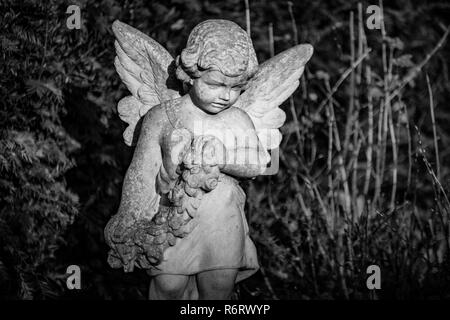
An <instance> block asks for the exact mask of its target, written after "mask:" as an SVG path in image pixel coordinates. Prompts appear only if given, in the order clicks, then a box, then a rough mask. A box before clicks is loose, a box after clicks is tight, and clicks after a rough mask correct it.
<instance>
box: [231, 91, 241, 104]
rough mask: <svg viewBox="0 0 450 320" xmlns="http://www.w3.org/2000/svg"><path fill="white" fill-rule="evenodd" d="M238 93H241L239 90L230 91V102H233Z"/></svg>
mask: <svg viewBox="0 0 450 320" xmlns="http://www.w3.org/2000/svg"><path fill="white" fill-rule="evenodd" d="M240 95H241V91H236V90H231V92H230V102H231V104H233V103H235V102H236V100H237V99H238V98H239V96H240Z"/></svg>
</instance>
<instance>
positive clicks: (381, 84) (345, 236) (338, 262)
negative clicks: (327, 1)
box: [241, 2, 450, 299]
mask: <svg viewBox="0 0 450 320" xmlns="http://www.w3.org/2000/svg"><path fill="white" fill-rule="evenodd" d="M379 5H380V8H381V9H383V3H382V2H380V3H379ZM246 8H247V9H248V3H247V6H246ZM287 10H289V14H290V17H291V19H292V34H293V38H294V41H293V44H296V43H298V40H299V39H298V31H297V28H296V21H295V17H294V15H293V12H292V4H291V3H289V4H288V7H287ZM247 12H248V11H247ZM248 16H249V14H247V17H248ZM381 16H382V19H381V30H379V31H378V32H379V34H378V37H377V41H373V39H371V40H372V41H368V39H367V37H366V30H365V20H364V16H363V6H362V5H361V4H359V5H358V6H357V8H355V10H354V11H351V12H350V14H349V17H348V22H346V25H347V26H348V48H349V56H350V60H349V61H348V68H347V69H346V70H343V71H342V73H341V74H340V76H339V77H337V79H335V78H336V77H332V76H330V74H329V73H328V72H327V71H326V70H313V68H312V67H310V66H311V65H314V62H313V60H314V56H313V60H312V62H311V64H310V66H309V67H308V68H307V69H306V71H305V74H304V76H303V78H302V85H301V89H302V92H301V94H298V96H295V99H294V98H291V99H290V101H288V102H287V103H286V108H285V110H287V111H286V113H287V114H288V115H289V116H288V118H289V119H288V123H287V124H286V125H285V126H284V128H283V136H284V138H283V142H282V145H281V151H280V164H281V165H280V172H279V173H278V174H277V175H276V176H273V177H268V178H261V180H259V181H260V182H261V184H258V183H256V184H255V183H253V184H249V185H248V198H249V210H250V211H251V212H253V211H255V213H254V214H251V218H250V225H251V227H252V232H253V233H252V236H253V238H254V239H255V241H256V243H257V246H258V251H259V255H260V260H261V261H260V262H261V265H262V275H261V276H262V278H263V279H264V284H265V285H264V287H260V288H259V291H258V289H255V286H254V285H252V283H251V281H250V282H247V283H244V284H243V285H242V286H241V291H242V292H246V293H250V294H252V295H257V294H258V292H259V294H261V295H262V296H263V297H265V298H272V299H277V298H281V299H283V298H284V299H286V298H302V299H311V298H322V299H326V298H345V299H378V298H394V297H395V298H412V297H415V298H430V297H445V298H450V271H448V270H450V269H449V268H448V267H449V261H450V260H449V255H448V254H449V249H450V223H449V217H450V216H449V214H450V212H449V211H450V202H449V200H448V196H447V193H448V192H449V190H445V188H444V187H443V184H442V183H441V181H442V180H441V179H443V175H442V172H441V168H440V161H439V137H438V135H437V130H436V121H435V114H434V103H433V89H432V88H433V86H432V84H431V83H430V81H429V79H428V77H427V83H428V87H427V88H421V89H422V90H424V91H425V92H428V95H429V106H424V107H427V108H430V116H431V118H432V119H431V121H432V127H433V140H432V143H431V144H430V145H424V143H423V139H422V135H421V129H420V128H419V127H418V126H417V124H416V123H414V122H413V119H412V117H411V116H410V113H411V112H410V107H409V106H408V105H407V104H406V103H405V102H404V99H403V94H404V93H405V92H406V91H407V90H410V89H408V88H407V85H408V84H409V83H411V82H412V81H413V80H414V79H416V78H418V77H424V76H425V75H424V74H423V73H422V69H423V67H424V66H425V65H426V64H427V63H428V62H429V61H430V60H431V59H433V56H434V55H435V53H436V52H437V51H438V50H439V49H440V48H441V47H442V46H443V45H444V43H445V41H446V40H447V36H448V33H449V30H450V29H449V28H446V29H444V31H443V35H442V38H441V39H440V41H439V42H438V43H437V44H436V45H435V47H434V48H433V50H431V51H430V52H429V53H428V54H427V55H426V56H425V58H424V59H423V60H422V61H421V62H419V63H417V64H414V63H412V60H411V57H410V56H408V55H405V54H404V53H403V52H402V50H403V47H404V46H403V43H402V41H401V39H398V38H395V37H391V36H390V35H389V30H386V27H385V21H384V14H383V13H382V15H381ZM247 22H248V23H249V20H247ZM247 29H248V30H250V27H249V26H248V27H247ZM268 30H269V32H268V35H269V46H270V52H272V53H273V52H274V51H276V47H275V49H273V48H274V43H273V26H272V25H269V26H268ZM371 32H373V31H371ZM315 55H320V52H317V51H316V53H315ZM311 88H313V89H314V91H315V92H317V91H321V92H322V93H323V95H322V97H318V96H317V95H316V94H314V93H312V92H310V89H311ZM336 95H339V99H337V98H336ZM433 149H434V152H433ZM430 159H432V160H430ZM430 161H431V162H432V163H434V164H432V163H430ZM424 186H431V188H432V190H433V195H434V196H433V199H431V202H430V201H424V199H423V198H422V194H421V192H422V190H423V188H424ZM373 264H375V265H378V266H379V267H380V269H381V286H382V289H381V290H369V289H367V287H366V279H367V277H368V276H369V275H368V274H367V273H366V269H367V267H368V266H369V265H373Z"/></svg>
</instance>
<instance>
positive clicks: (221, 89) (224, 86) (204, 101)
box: [189, 70, 245, 114]
mask: <svg viewBox="0 0 450 320" xmlns="http://www.w3.org/2000/svg"><path fill="white" fill-rule="evenodd" d="M244 80H245V79H244V77H243V76H238V77H228V76H226V75H224V74H223V73H222V72H220V71H216V70H210V71H206V72H204V73H203V74H202V76H201V77H200V78H197V79H194V82H193V84H192V87H191V89H190V91H189V94H190V96H191V99H192V102H193V103H194V104H195V105H196V106H197V107H199V108H200V109H202V110H203V111H205V112H207V113H211V114H216V113H219V112H221V111H223V110H226V109H228V108H229V107H231V106H232V105H233V104H234V103H235V102H236V100H237V99H238V97H239V95H240V94H241V91H242V87H243V85H244V84H245V81H244Z"/></svg>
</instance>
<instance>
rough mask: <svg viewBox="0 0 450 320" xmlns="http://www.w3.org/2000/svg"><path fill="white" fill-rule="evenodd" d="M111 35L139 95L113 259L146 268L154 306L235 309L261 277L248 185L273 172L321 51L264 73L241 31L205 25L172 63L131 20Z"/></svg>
mask: <svg viewBox="0 0 450 320" xmlns="http://www.w3.org/2000/svg"><path fill="white" fill-rule="evenodd" d="M113 31H114V34H115V36H116V39H117V41H116V52H117V57H116V61H115V66H116V70H117V72H118V73H119V75H120V77H121V79H122V81H123V82H124V83H125V84H126V86H127V87H128V89H129V90H130V92H131V93H132V95H131V96H128V97H125V98H123V99H122V100H121V101H120V102H119V105H118V111H119V115H120V116H121V118H122V119H123V120H124V121H126V122H127V123H128V124H129V127H128V128H127V129H126V131H125V133H124V139H125V142H126V143H127V144H128V145H133V144H136V149H135V151H134V156H133V160H132V162H131V164H130V167H129V168H128V171H127V174H126V176H125V180H124V184H123V192H122V198H121V204H120V207H119V211H118V213H117V214H116V215H114V216H113V217H112V218H111V220H110V221H109V223H108V225H107V226H106V228H105V237H106V240H107V243H108V245H109V246H110V247H111V250H110V252H109V257H108V261H109V263H110V265H111V266H112V267H115V268H121V267H122V268H124V270H125V271H126V272H129V271H132V270H133V268H134V267H135V266H137V267H140V268H145V269H147V271H148V273H149V275H150V276H151V277H152V278H151V282H150V289H149V297H150V299H228V298H229V297H230V295H231V293H232V291H233V288H234V285H235V283H237V282H239V281H241V280H243V279H245V278H247V277H249V276H250V275H252V274H253V273H255V272H256V271H257V270H258V268H259V266H258V259H257V255H256V249H255V246H254V244H253V242H252V240H251V239H250V237H249V229H248V225H247V221H246V219H245V214H244V204H245V194H244V192H243V190H242V189H241V187H240V186H239V179H243V178H253V177H256V176H258V175H261V174H264V173H265V172H266V169H267V165H268V163H269V162H270V154H269V152H270V150H272V149H275V148H277V147H278V146H279V144H280V141H281V134H280V132H279V130H278V128H280V127H281V126H282V125H283V123H284V121H285V114H284V112H283V111H282V110H281V109H280V108H278V106H279V105H280V104H281V103H282V102H283V101H284V100H286V99H287V98H288V97H289V96H290V95H291V94H292V93H293V91H294V90H295V89H296V88H297V87H298V84H299V78H300V76H301V75H302V73H303V70H304V66H305V64H306V62H307V61H308V60H309V59H310V57H311V55H312V47H311V46H310V45H299V46H296V47H294V48H291V49H289V50H286V51H284V52H282V53H280V54H279V55H277V56H275V57H273V58H272V59H270V60H268V61H267V62H266V63H264V64H262V65H259V66H258V62H257V58H256V54H255V51H254V48H253V45H252V41H251V39H250V37H249V36H248V35H247V33H246V32H245V31H244V30H243V29H242V28H241V27H239V26H238V25H237V24H235V23H233V22H231V21H227V20H207V21H204V22H202V23H200V24H199V25H197V26H196V27H195V28H194V29H193V31H192V32H191V34H190V36H189V39H188V42H187V46H186V48H185V49H184V50H183V51H182V52H181V54H180V55H179V56H178V57H177V59H176V60H174V59H173V58H172V57H171V56H170V54H169V53H168V52H167V51H166V50H165V49H164V48H163V47H162V46H161V45H159V44H158V43H157V42H155V41H154V40H153V39H151V38H149V37H148V36H146V35H144V34H142V33H141V32H139V31H138V30H136V29H134V28H132V27H130V26H128V25H126V24H124V23H122V22H119V21H116V22H114V24H113ZM177 79H178V80H180V81H181V83H180V82H178V81H177ZM243 137H244V139H243Z"/></svg>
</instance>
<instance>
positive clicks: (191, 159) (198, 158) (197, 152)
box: [183, 135, 226, 168]
mask: <svg viewBox="0 0 450 320" xmlns="http://www.w3.org/2000/svg"><path fill="white" fill-rule="evenodd" d="M225 152H226V149H225V146H224V144H223V143H222V141H220V140H219V139H218V138H216V137H215V136H212V135H205V136H198V137H196V138H194V141H193V143H192V150H191V153H190V154H187V157H185V159H184V160H183V162H185V163H187V164H191V165H201V166H203V167H204V166H207V167H212V166H219V168H220V167H222V166H223V165H224V164H225Z"/></svg>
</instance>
